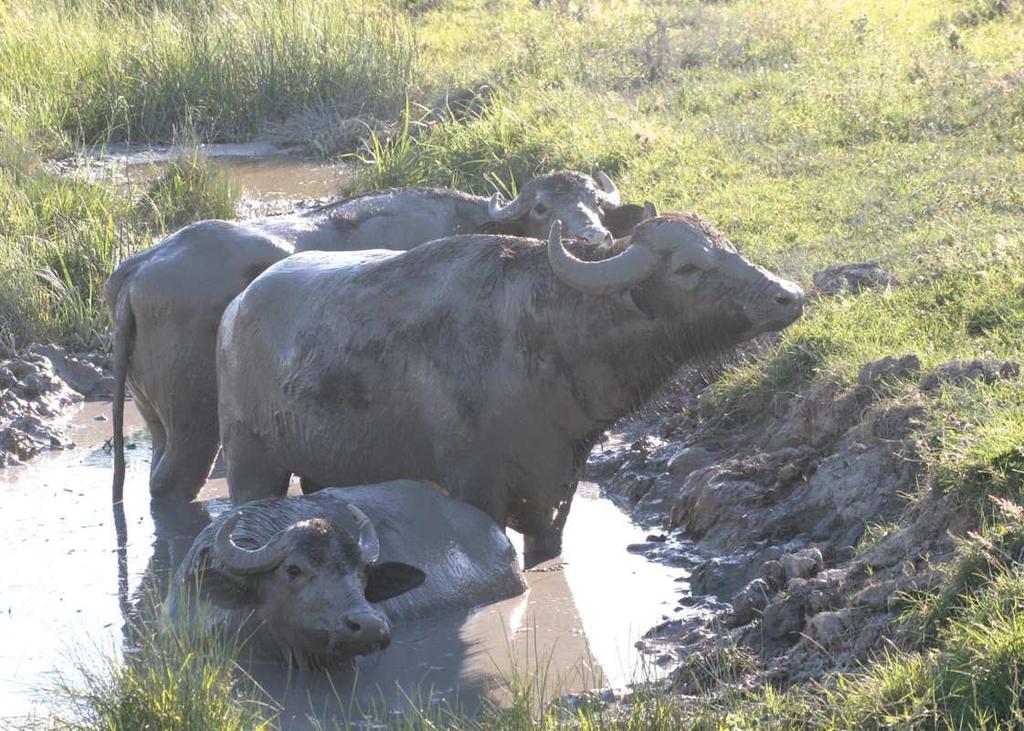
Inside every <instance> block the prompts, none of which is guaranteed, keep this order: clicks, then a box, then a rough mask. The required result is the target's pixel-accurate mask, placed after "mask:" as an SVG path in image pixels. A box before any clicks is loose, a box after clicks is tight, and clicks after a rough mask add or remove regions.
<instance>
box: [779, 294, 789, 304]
mask: <svg viewBox="0 0 1024 731" xmlns="http://www.w3.org/2000/svg"><path fill="white" fill-rule="evenodd" d="M775 301H776V302H777V303H778V304H780V305H789V304H792V303H793V297H791V296H790V295H788V294H780V295H779V296H778V297H776V298H775Z"/></svg>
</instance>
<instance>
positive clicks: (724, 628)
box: [591, 354, 1020, 693]
mask: <svg viewBox="0 0 1024 731" xmlns="http://www.w3.org/2000/svg"><path fill="white" fill-rule="evenodd" d="M1019 377H1020V368H1019V366H1018V365H1017V364H1016V363H1004V362H996V361H974V362H951V363H947V364H943V365H941V366H939V367H937V368H935V369H932V370H929V371H923V370H922V367H921V362H920V359H919V358H918V357H917V356H916V355H913V354H908V355H904V356H902V357H889V358H884V359H881V360H878V361H873V362H871V363H866V364H865V365H864V366H863V367H862V368H861V369H860V372H859V374H858V378H857V381H856V383H855V384H853V385H851V386H846V385H843V384H840V383H836V382H832V381H826V380H823V381H819V382H815V383H812V384H811V385H810V386H809V387H808V388H807V389H806V390H804V391H803V392H802V393H799V394H796V395H794V396H792V397H791V398H789V399H788V401H787V402H785V403H784V404H783V405H782V408H781V409H779V410H778V413H777V415H774V416H769V417H767V418H765V419H764V420H762V421H760V422H759V423H757V424H746V425H744V424H741V425H735V424H731V425H729V426H728V427H722V426H720V425H716V424H715V423H714V422H712V423H710V424H709V423H707V422H704V423H700V422H698V420H697V419H696V417H695V416H692V417H691V421H690V424H689V426H688V428H687V427H686V426H685V425H681V424H680V425H677V428H676V430H675V431H674V432H673V433H674V434H679V435H682V436H679V437H672V438H665V437H664V436H662V432H660V431H658V425H659V424H660V423H661V422H659V421H656V420H652V421H650V422H647V423H645V424H634V425H633V428H632V432H631V434H632V435H633V436H634V437H635V438H634V439H633V441H632V442H631V443H630V444H629V446H627V447H623V448H621V449H619V450H617V451H615V450H613V451H610V452H607V453H605V454H604V455H601V456H599V457H598V458H597V459H595V460H593V462H592V466H591V470H592V474H593V476H594V477H595V479H598V480H599V481H601V482H602V484H604V485H605V486H606V489H607V490H608V491H609V492H611V493H612V494H613V496H615V497H617V498H618V499H620V500H622V501H624V502H628V503H629V504H630V505H631V506H632V508H633V511H634V515H635V516H637V517H638V518H639V519H641V521H645V522H647V523H648V524H650V525H652V526H653V525H659V524H660V527H661V529H662V530H663V531H664V532H665V534H667V536H666V537H667V540H665V537H662V536H658V537H657V538H658V539H659V540H658V542H657V543H654V542H652V543H650V544H648V545H647V546H644V547H640V550H641V551H642V552H644V553H645V554H647V555H648V556H650V557H651V558H653V559H656V560H669V559H670V558H671V556H672V552H673V550H675V551H678V552H680V553H685V554H686V555H688V556H691V557H692V556H693V554H694V552H696V553H697V554H700V555H703V556H704V557H705V558H704V560H703V561H701V562H699V563H697V564H696V565H694V566H693V570H692V573H691V576H690V585H691V592H692V595H693V596H691V597H688V598H687V599H686V600H685V601H686V602H687V603H688V604H691V605H692V604H701V605H703V606H705V607H711V608H714V609H715V611H713V612H712V613H711V615H710V616H711V617H712V618H711V619H710V621H709V620H708V619H706V617H707V616H708V615H707V614H705V615H704V617H705V618H704V619H701V620H672V621H668V622H666V623H665V624H663V625H661V626H659V627H657V628H655V629H654V630H652V631H651V632H649V633H648V635H647V637H645V639H644V640H643V642H642V646H643V647H644V648H645V649H648V650H649V651H651V652H652V653H656V654H657V656H658V657H659V658H661V660H662V661H664V660H665V658H666V657H668V658H671V659H672V660H673V662H674V663H675V664H676V666H677V670H676V671H675V673H674V675H673V678H674V682H675V683H676V685H677V686H679V688H680V689H681V690H682V691H683V692H687V693H692V692H697V691H698V690H700V689H703V688H704V687H705V686H706V684H707V683H708V682H710V681H709V679H708V677H707V663H708V658H718V659H719V660H720V661H721V662H725V661H726V660H728V662H730V663H733V664H734V665H735V664H736V663H739V665H741V666H742V671H743V672H745V673H754V674H755V675H756V676H757V680H758V682H772V683H774V684H776V685H782V686H784V685H787V684H790V683H796V682H802V681H804V680H808V679H811V678H818V677H820V675H821V673H822V672H824V671H827V670H834V669H848V668H852V667H853V666H854V665H855V664H856V663H857V662H858V661H861V660H863V659H865V658H866V657H867V656H868V654H869V653H870V652H872V651H874V650H876V649H877V648H878V647H879V644H880V642H881V641H882V638H884V637H890V636H891V635H892V633H893V632H894V631H895V630H894V627H896V626H897V624H896V623H895V621H894V620H895V618H896V616H897V615H898V613H899V610H900V608H901V606H902V602H903V598H904V597H905V596H906V595H907V594H908V593H910V592H915V591H922V590H926V589H927V588H928V587H930V586H933V585H935V584H936V583H937V582H938V577H939V574H937V573H936V572H937V571H938V570H939V569H938V568H936V567H938V566H941V564H942V563H943V561H944V560H946V559H948V558H951V557H952V553H953V549H954V542H953V538H952V536H953V535H958V534H963V533H964V532H965V531H966V530H968V529H969V527H970V525H971V521H972V520H973V518H972V516H970V515H967V514H965V512H964V511H965V509H964V508H962V507H960V506H958V505H954V504H951V503H948V502H947V500H946V498H945V497H944V496H942V495H939V494H932V493H926V494H925V495H924V496H923V497H921V488H919V486H918V478H919V476H920V469H921V467H920V465H921V464H922V460H921V459H920V454H919V451H920V449H921V428H922V426H923V424H924V420H925V418H926V417H927V415H928V412H929V409H930V407H931V398H932V397H933V396H934V395H935V394H936V392H937V391H938V390H939V389H940V387H941V386H942V385H943V384H956V385H964V384H969V383H970V382H971V381H978V382H987V383H990V382H992V381H994V380H997V379H1016V378H1019ZM752 398H758V396H757V395H754V396H752ZM740 410H741V411H744V413H751V412H750V411H747V410H744V409H742V408H741V409H740ZM680 427H681V428H680ZM912 494H914V495H917V497H916V498H915V499H911V498H910V497H908V496H909V495H912ZM723 658H724V659H723ZM737 658H745V659H744V660H743V661H742V662H740V660H738V659H737ZM716 662H718V661H716ZM719 670H721V668H719ZM733 670H736V668H733ZM730 672H731V671H730Z"/></svg>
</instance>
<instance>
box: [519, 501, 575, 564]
mask: <svg viewBox="0 0 1024 731" xmlns="http://www.w3.org/2000/svg"><path fill="white" fill-rule="evenodd" d="M575 494H576V483H573V484H572V487H571V489H570V490H569V491H568V492H567V493H566V496H565V497H564V498H562V500H561V501H560V502H559V503H558V508H557V509H556V510H555V517H554V520H552V521H551V525H550V526H548V527H546V528H545V529H543V530H541V531H538V532H534V533H531V534H528V535H524V536H523V564H524V568H532V567H534V566H536V565H537V564H539V563H543V562H544V561H548V560H550V559H552V558H555V557H557V556H560V555H561V554H562V532H563V531H564V530H565V521H566V520H568V518H569V509H570V508H571V507H572V499H573V497H574V496H575Z"/></svg>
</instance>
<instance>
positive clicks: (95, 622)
mask: <svg viewBox="0 0 1024 731" xmlns="http://www.w3.org/2000/svg"><path fill="white" fill-rule="evenodd" d="M129 411H130V417H129V429H130V430H134V431H135V433H134V436H133V437H132V438H131V439H129V442H134V443H136V444H137V448H135V449H130V450H129V451H128V453H127V455H128V474H127V482H126V486H125V496H126V499H125V507H124V522H123V524H122V523H120V522H119V521H115V519H114V515H113V513H112V509H111V506H110V477H111V464H112V458H111V455H110V453H109V452H108V451H105V450H104V449H103V443H104V441H105V440H106V439H107V437H108V435H109V433H110V422H109V421H97V420H96V417H101V418H102V417H104V416H108V415H109V404H87V405H86V406H84V407H82V409H81V410H80V411H78V412H77V413H76V414H75V416H74V418H73V420H72V424H71V426H72V429H71V432H70V435H71V438H72V439H73V440H74V441H75V442H76V443H77V445H78V446H77V448H75V449H74V450H68V451H65V452H54V453H50V454H48V455H46V456H43V457H41V458H39V459H37V460H36V461H34V462H33V463H31V464H30V465H28V466H26V467H21V468H11V469H7V470H4V471H0V496H2V499H3V503H2V505H3V518H2V519H0V523H2V525H3V528H4V530H3V531H2V532H0V555H3V556H4V566H5V570H4V571H3V572H2V573H0V709H2V710H0V719H2V718H4V717H7V718H12V717H18V716H24V715H25V714H27V713H29V712H31V711H32V710H33V709H34V708H42V707H44V706H45V704H44V703H43V702H42V700H41V699H40V698H39V697H38V690H39V689H40V688H41V687H42V688H45V687H46V686H47V685H48V684H51V685H52V683H53V682H54V677H55V672H62V673H64V674H65V675H66V676H69V677H70V678H71V679H72V680H73V679H74V671H73V661H74V660H75V659H78V660H80V661H85V662H96V661H97V658H99V657H101V656H104V655H105V656H107V657H110V656H116V654H117V653H118V652H120V651H121V649H122V648H123V647H124V645H125V639H124V638H125V633H124V628H125V622H126V618H128V617H130V616H132V615H133V613H135V612H137V611H138V609H139V607H141V606H142V605H143V604H144V602H145V598H146V595H147V593H151V592H152V591H153V587H159V586H163V585H164V584H165V581H166V576H167V572H168V571H170V570H173V568H174V567H175V566H176V565H177V563H178V562H179V561H180V560H181V559H182V558H183V557H184V555H185V553H186V552H187V550H188V548H189V546H190V545H191V541H192V538H193V537H194V536H195V535H196V534H197V533H198V532H199V531H200V530H201V529H202V527H203V526H204V525H206V523H207V522H208V521H209V520H210V518H211V516H215V515H216V514H218V513H219V512H220V511H222V510H224V509H226V508H227V507H228V506H229V504H228V501H227V500H226V499H225V495H226V485H225V484H224V481H223V480H222V479H213V480H211V481H210V482H209V483H208V484H207V486H206V487H205V488H204V489H203V492H202V493H201V494H200V502H196V503H192V504H189V505H176V506H170V507H168V508H156V507H151V505H150V502H149V500H148V494H147V487H146V483H147V480H146V478H147V474H148V469H149V448H148V445H147V444H146V443H145V442H144V439H145V432H144V431H143V430H141V425H140V422H139V419H138V416H137V415H136V414H135V413H134V411H133V410H131V409H129ZM645 535H646V531H644V530H643V529H641V528H640V527H638V526H636V525H635V524H633V523H631V522H630V520H629V518H628V516H626V515H625V514H624V513H623V512H621V511H620V510H619V509H618V508H617V507H616V506H615V505H614V504H613V503H612V502H610V501H608V500H606V499H603V498H601V497H600V496H599V495H598V491H597V488H596V486H594V485H590V484H584V485H581V489H580V493H579V495H578V496H577V498H576V500H575V501H574V504H573V508H572V513H571V516H570V518H569V521H568V524H567V526H566V533H565V543H564V553H563V557H562V560H556V561H554V562H551V563H548V564H545V565H542V566H541V567H539V568H538V569H536V570H533V571H530V572H528V573H527V578H528V583H529V586H530V589H529V591H528V592H527V593H526V594H524V595H523V596H520V597H516V598H514V599H510V600H507V601H503V602H499V603H497V604H493V605H489V606H487V607H483V608H481V609H477V610H475V611H472V612H468V613H459V614H456V615H451V616H442V617H437V618H432V619H429V620H423V621H420V622H413V623H406V624H402V625H398V626H396V627H395V629H394V636H393V640H392V644H391V647H390V648H389V649H388V650H387V652H386V653H384V654H382V655H377V656H373V657H368V658H363V659H362V660H360V662H359V663H358V667H357V670H356V672H354V673H353V672H344V673H341V672H339V673H335V674H333V675H332V676H330V677H327V676H324V675H323V674H315V673H293V674H290V675H289V674H288V673H287V672H285V671H283V670H282V669H281V668H280V667H279V666H270V665H268V666H261V667H256V668H253V673H254V675H255V677H256V678H257V679H258V680H259V682H260V683H261V684H262V685H263V686H264V687H265V688H266V689H267V691H268V692H269V693H270V694H271V695H272V696H273V697H274V698H275V699H276V700H277V701H278V702H279V703H280V704H281V705H282V706H284V708H285V711H284V718H285V719H287V721H288V723H287V724H286V725H287V726H289V727H293V728H303V727H307V726H308V725H309V724H308V721H307V717H308V716H309V715H310V714H312V715H313V716H314V717H321V718H323V717H325V716H326V717H332V716H344V715H348V714H352V713H355V714H359V713H360V711H365V710H367V709H369V708H371V707H374V706H376V707H377V708H381V707H386V708H387V709H388V711H390V712H401V711H402V709H403V708H407V707H408V706H409V704H410V703H413V704H420V703H424V702H426V701H431V702H439V701H442V700H443V701H445V702H447V703H449V704H457V705H460V706H462V707H464V708H466V709H467V710H469V711H472V710H473V709H474V708H476V707H478V706H479V704H480V702H481V699H482V698H485V697H486V698H490V699H493V700H497V701H499V702H500V700H501V699H502V697H503V693H504V691H503V689H502V679H503V678H504V679H508V678H510V677H512V676H516V675H518V676H521V677H522V676H525V675H527V674H535V673H537V672H538V671H540V674H541V677H542V678H543V680H542V681H541V685H542V692H543V693H544V694H545V695H546V696H547V697H548V698H551V697H554V696H557V695H559V694H562V693H568V692H573V691H577V690H582V689H585V688H596V687H603V686H608V685H612V686H622V685H624V684H626V683H628V682H629V681H630V680H632V679H642V678H643V677H646V676H649V675H651V674H652V672H653V673H656V671H652V669H651V668H650V667H647V666H645V663H644V661H643V658H642V657H641V656H640V654H639V653H638V651H637V650H636V649H635V648H634V643H635V642H636V640H637V639H639V638H640V637H641V635H642V634H643V633H644V632H645V631H646V630H647V629H648V628H650V627H651V626H652V625H654V624H656V623H658V622H659V621H660V620H661V619H662V618H664V617H665V616H667V615H673V616H677V617H678V616H680V615H679V612H680V611H683V610H677V608H676V601H677V599H678V597H679V593H680V592H681V591H684V590H685V589H686V587H687V584H686V583H685V581H683V582H680V581H678V579H680V578H685V576H686V572H685V571H684V570H683V569H679V568H670V567H666V566H663V565H660V564H656V563H652V562H650V561H648V560H647V559H645V558H643V557H642V556H638V555H635V554H631V553H629V552H627V551H626V546H627V545H629V544H633V543H637V542H641V541H643V540H644V537H645ZM119 547H120V548H119ZM563 561H564V563H563ZM685 611H691V610H685Z"/></svg>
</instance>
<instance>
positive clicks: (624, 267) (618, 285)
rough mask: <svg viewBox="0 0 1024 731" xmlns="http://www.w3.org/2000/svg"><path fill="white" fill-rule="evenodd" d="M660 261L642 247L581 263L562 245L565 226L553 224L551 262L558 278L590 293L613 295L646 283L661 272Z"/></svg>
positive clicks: (635, 245) (633, 245) (550, 236)
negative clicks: (649, 278)
mask: <svg viewBox="0 0 1024 731" xmlns="http://www.w3.org/2000/svg"><path fill="white" fill-rule="evenodd" d="M659 261H660V260H659V258H658V256H657V255H656V254H654V253H653V252H652V251H651V250H650V249H648V248H647V247H645V246H641V245H639V244H630V246H629V248H628V249H626V250H625V251H623V252H622V253H621V254H619V255H618V256H613V257H612V258H611V259H605V260H604V261H581V260H580V259H577V258H576V257H575V256H573V255H572V254H570V253H569V252H568V251H566V250H565V247H564V246H562V223H561V221H555V222H554V223H553V224H551V233H550V235H549V236H548V263H549V264H550V265H551V270H552V271H553V272H554V273H555V276H556V277H558V278H559V279H560V280H562V281H563V282H565V283H566V284H568V285H569V286H570V287H573V288H575V289H578V290H580V291H582V292H587V293H588V294H612V293H614V292H619V291H621V290H623V289H626V288H627V287H632V286H633V285H634V284H638V283H639V282H642V281H644V280H645V279H647V277H649V276H651V274H653V273H654V270H655V269H657V267H658V263H659Z"/></svg>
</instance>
